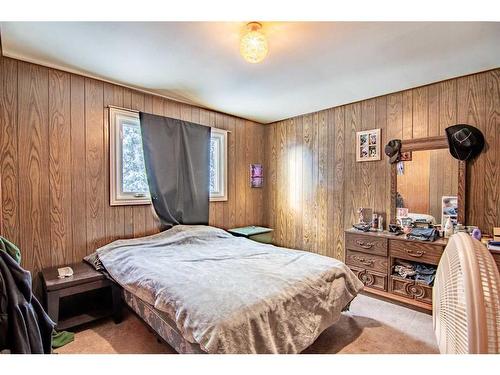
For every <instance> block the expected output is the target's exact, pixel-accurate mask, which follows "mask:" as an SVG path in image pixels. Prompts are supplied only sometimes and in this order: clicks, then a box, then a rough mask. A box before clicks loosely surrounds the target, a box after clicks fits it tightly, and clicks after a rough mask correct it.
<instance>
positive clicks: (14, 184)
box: [0, 57, 19, 243]
mask: <svg viewBox="0 0 500 375" xmlns="http://www.w3.org/2000/svg"><path fill="white" fill-rule="evenodd" d="M0 74H1V80H0V135H1V137H0V176H1V184H0V185H1V189H0V197H1V200H0V204H1V206H2V207H1V210H0V216H1V219H0V221H1V223H2V228H1V229H0V230H1V233H2V235H4V236H6V237H7V238H11V239H12V241H14V242H15V243H19V198H18V197H19V194H18V189H19V158H18V141H17V137H18V126H17V124H18V122H17V62H16V61H13V60H8V59H2V58H1V57H0Z"/></svg>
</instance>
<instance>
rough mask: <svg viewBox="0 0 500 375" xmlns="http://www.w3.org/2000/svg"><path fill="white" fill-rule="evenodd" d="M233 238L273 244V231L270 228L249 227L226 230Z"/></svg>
mask: <svg viewBox="0 0 500 375" xmlns="http://www.w3.org/2000/svg"><path fill="white" fill-rule="evenodd" d="M227 231H228V232H229V233H231V234H232V235H233V236H236V237H246V238H249V239H251V240H253V241H257V242H261V243H268V244H270V243H272V242H273V230H272V229H271V228H265V227H257V226H254V225H252V226H249V227H241V228H232V229H228V230H227Z"/></svg>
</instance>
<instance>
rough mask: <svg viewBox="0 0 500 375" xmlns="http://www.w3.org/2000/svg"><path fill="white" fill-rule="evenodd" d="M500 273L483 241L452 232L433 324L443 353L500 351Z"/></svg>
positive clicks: (437, 287) (441, 268)
mask: <svg viewBox="0 0 500 375" xmlns="http://www.w3.org/2000/svg"><path fill="white" fill-rule="evenodd" d="M499 285H500V276H499V273H498V269H497V267H496V264H495V261H494V259H493V257H492V255H491V254H490V252H489V251H488V250H487V249H486V247H485V246H484V245H483V244H481V243H480V242H479V241H477V240H474V239H473V238H471V237H470V236H469V235H467V234H465V233H458V234H456V235H454V236H452V237H451V238H450V240H449V242H448V246H447V247H446V249H445V251H444V253H443V255H442V257H441V260H440V262H439V266H438V270H437V273H436V279H435V283H434V289H433V325H434V331H435V334H436V339H437V342H438V347H439V350H440V351H441V352H442V353H456V354H465V353H499V351H500V349H499V348H500V294H499V291H500V288H499Z"/></svg>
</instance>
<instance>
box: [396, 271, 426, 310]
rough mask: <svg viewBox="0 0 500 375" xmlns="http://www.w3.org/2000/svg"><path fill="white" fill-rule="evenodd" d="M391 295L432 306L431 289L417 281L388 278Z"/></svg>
mask: <svg viewBox="0 0 500 375" xmlns="http://www.w3.org/2000/svg"><path fill="white" fill-rule="evenodd" d="M390 283H391V290H390V291H391V293H393V294H396V295H398V296H402V297H406V298H409V299H415V300H417V301H420V302H424V303H428V304H432V287H431V286H428V285H425V284H422V283H419V282H418V281H414V280H410V279H404V278H402V277H397V276H390Z"/></svg>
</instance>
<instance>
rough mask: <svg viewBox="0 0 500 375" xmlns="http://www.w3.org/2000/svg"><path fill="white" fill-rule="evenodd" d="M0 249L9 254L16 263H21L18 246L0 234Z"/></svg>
mask: <svg viewBox="0 0 500 375" xmlns="http://www.w3.org/2000/svg"><path fill="white" fill-rule="evenodd" d="M0 250H1V251H5V252H6V253H7V254H9V255H10V256H11V257H12V258H13V259H14V260H15V261H16V262H17V263H18V264H21V252H20V251H19V249H18V247H17V246H16V245H14V244H13V243H12V242H10V241H9V240H7V239H6V238H4V237H1V236H0Z"/></svg>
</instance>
